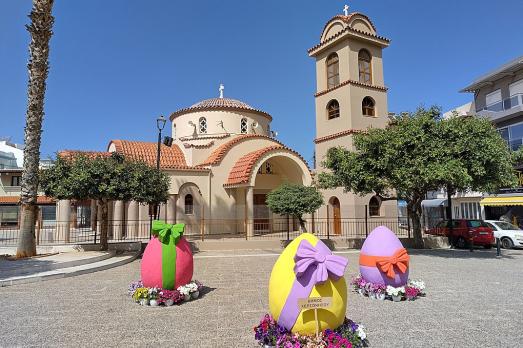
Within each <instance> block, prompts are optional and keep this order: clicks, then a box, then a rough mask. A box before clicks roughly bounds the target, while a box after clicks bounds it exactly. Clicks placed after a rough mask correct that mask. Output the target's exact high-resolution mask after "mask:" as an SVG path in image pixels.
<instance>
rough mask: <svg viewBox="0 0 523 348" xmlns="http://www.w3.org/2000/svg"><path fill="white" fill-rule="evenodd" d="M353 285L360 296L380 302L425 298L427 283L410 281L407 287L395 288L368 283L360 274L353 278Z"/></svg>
mask: <svg viewBox="0 0 523 348" xmlns="http://www.w3.org/2000/svg"><path fill="white" fill-rule="evenodd" d="M351 285H352V286H353V288H354V291H356V292H357V293H359V294H360V295H362V296H368V297H370V298H375V299H378V300H385V299H389V300H393V301H401V300H404V299H407V300H415V299H416V298H418V297H420V296H425V282H424V281H422V280H410V279H409V281H408V282H407V284H406V285H405V286H401V287H397V288H395V287H393V286H390V285H384V284H374V283H371V282H367V281H366V280H365V279H363V277H362V276H361V274H358V276H356V277H354V278H352V281H351Z"/></svg>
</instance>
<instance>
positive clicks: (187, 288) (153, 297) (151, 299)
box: [127, 280, 203, 306]
mask: <svg viewBox="0 0 523 348" xmlns="http://www.w3.org/2000/svg"><path fill="white" fill-rule="evenodd" d="M202 287H203V285H202V283H200V282H199V281H197V280H193V281H192V282H190V283H188V284H185V285H182V286H179V287H178V289H176V290H167V289H162V288H148V287H145V286H143V284H142V281H141V280H138V281H134V282H132V283H131V284H129V289H128V292H127V293H128V295H129V296H131V297H132V299H133V300H134V301H135V302H136V303H139V304H141V305H142V306H160V305H162V306H172V305H174V304H180V303H182V302H184V301H190V300H194V299H196V298H198V297H199V296H200V290H201V289H202Z"/></svg>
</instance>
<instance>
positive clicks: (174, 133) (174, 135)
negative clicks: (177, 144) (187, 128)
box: [173, 123, 176, 139]
mask: <svg viewBox="0 0 523 348" xmlns="http://www.w3.org/2000/svg"><path fill="white" fill-rule="evenodd" d="M173 139H176V123H173Z"/></svg>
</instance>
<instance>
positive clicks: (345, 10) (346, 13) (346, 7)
mask: <svg viewBox="0 0 523 348" xmlns="http://www.w3.org/2000/svg"><path fill="white" fill-rule="evenodd" d="M343 12H344V13H345V16H348V15H349V5H345V6H343Z"/></svg>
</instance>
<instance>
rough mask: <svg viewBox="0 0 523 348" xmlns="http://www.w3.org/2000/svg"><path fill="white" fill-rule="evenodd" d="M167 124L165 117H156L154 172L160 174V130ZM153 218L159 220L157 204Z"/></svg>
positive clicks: (156, 204)
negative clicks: (156, 140) (156, 142)
mask: <svg viewBox="0 0 523 348" xmlns="http://www.w3.org/2000/svg"><path fill="white" fill-rule="evenodd" d="M166 122H167V120H166V119H165V117H163V115H160V117H158V118H157V119H156V128H158V147H157V148H156V170H158V172H160V155H161V151H162V150H161V147H162V130H163V129H164V127H165V123H166ZM153 213H154V217H155V218H156V219H159V218H160V212H159V205H158V203H155V204H154V212H153Z"/></svg>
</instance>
